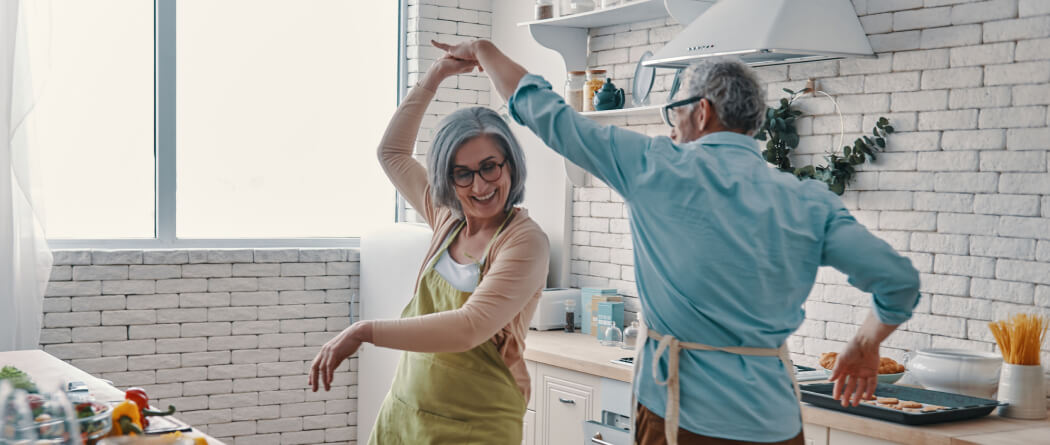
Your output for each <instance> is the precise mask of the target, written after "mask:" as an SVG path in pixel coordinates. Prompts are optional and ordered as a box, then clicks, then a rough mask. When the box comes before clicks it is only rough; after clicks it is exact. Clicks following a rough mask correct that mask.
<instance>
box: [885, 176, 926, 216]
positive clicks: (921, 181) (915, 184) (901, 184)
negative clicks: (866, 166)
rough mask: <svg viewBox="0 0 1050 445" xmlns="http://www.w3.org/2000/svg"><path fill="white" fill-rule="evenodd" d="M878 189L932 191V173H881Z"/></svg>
mask: <svg viewBox="0 0 1050 445" xmlns="http://www.w3.org/2000/svg"><path fill="white" fill-rule="evenodd" d="M879 189H881V190H916V191H922V190H933V173H917V172H914V173H913V172H881V173H879ZM913 205H914V204H913ZM917 210H919V209H917Z"/></svg>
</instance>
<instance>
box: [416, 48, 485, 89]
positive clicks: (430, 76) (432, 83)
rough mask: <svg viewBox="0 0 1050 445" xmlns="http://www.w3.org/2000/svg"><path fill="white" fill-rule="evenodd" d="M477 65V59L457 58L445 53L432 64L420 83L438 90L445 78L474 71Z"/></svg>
mask: <svg viewBox="0 0 1050 445" xmlns="http://www.w3.org/2000/svg"><path fill="white" fill-rule="evenodd" d="M475 66H477V62H475V61H471V60H463V59H457V58H455V57H452V56H450V55H448V54H445V55H444V56H442V57H441V58H440V59H438V60H435V61H434V63H432V64H431V65H430V68H428V69H427V74H426V76H424V77H423V79H422V81H420V83H421V84H423V86H425V87H427V88H429V89H431V90H437V88H438V85H440V84H441V82H443V81H444V80H445V79H447V78H449V77H452V76H455V75H458V74H466V73H469V72H471V71H474V67H475Z"/></svg>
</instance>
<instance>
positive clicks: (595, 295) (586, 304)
mask: <svg viewBox="0 0 1050 445" xmlns="http://www.w3.org/2000/svg"><path fill="white" fill-rule="evenodd" d="M616 292H617V291H616V289H601V288H596V287H585V288H583V289H580V303H581V304H582V306H583V307H582V308H581V314H582V316H583V319H582V320H581V324H580V331H581V332H583V333H584V334H590V335H592V336H596V335H597V334H598V303H602V302H605V301H623V297H620V296H619V295H617V294H616Z"/></svg>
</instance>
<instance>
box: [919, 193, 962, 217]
mask: <svg viewBox="0 0 1050 445" xmlns="http://www.w3.org/2000/svg"><path fill="white" fill-rule="evenodd" d="M914 207H915V210H928V211H938V212H958V213H966V212H971V211H973V195H970V194H961V193H915V195H914Z"/></svg>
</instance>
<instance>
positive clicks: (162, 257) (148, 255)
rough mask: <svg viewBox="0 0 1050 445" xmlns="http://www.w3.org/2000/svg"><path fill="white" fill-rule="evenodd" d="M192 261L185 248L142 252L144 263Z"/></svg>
mask: <svg viewBox="0 0 1050 445" xmlns="http://www.w3.org/2000/svg"><path fill="white" fill-rule="evenodd" d="M189 261H190V256H189V253H187V252H186V251H185V250H146V251H143V252H142V264H186V263H188V262H189Z"/></svg>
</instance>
